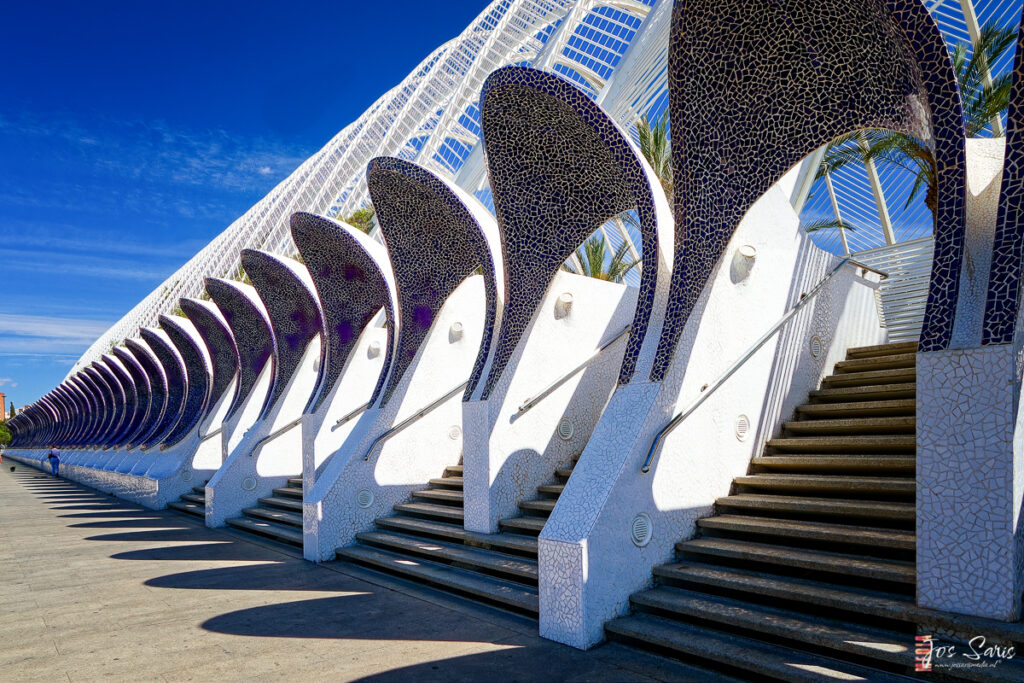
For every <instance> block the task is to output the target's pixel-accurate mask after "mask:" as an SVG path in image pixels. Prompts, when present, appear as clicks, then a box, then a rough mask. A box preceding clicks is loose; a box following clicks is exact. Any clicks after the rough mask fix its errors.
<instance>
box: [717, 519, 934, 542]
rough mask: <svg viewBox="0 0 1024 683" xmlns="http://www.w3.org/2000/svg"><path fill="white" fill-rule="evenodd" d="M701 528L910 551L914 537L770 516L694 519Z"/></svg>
mask: <svg viewBox="0 0 1024 683" xmlns="http://www.w3.org/2000/svg"><path fill="white" fill-rule="evenodd" d="M697 524H698V526H700V527H701V528H702V529H715V530H722V531H737V532H745V533H755V534H765V535H772V536H788V537H794V538H805V539H811V540H820V541H840V542H846V543H859V544H865V545H866V544H871V545H878V546H884V547H887V548H898V549H903V550H913V549H914V548H915V535H914V532H912V531H902V530H899V529H879V528H876V527H865V526H852V525H849V524H828V523H826V522H805V521H800V520H792V519H777V518H772V517H744V516H742V515H716V516H714V517H705V518H704V519H700V520H697Z"/></svg>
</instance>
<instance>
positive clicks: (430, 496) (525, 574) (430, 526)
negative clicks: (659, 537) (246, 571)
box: [337, 466, 572, 616]
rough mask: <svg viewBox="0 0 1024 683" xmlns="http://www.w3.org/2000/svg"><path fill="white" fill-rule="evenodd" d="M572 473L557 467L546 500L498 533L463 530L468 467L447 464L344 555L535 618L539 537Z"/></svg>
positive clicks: (543, 491)
mask: <svg viewBox="0 0 1024 683" xmlns="http://www.w3.org/2000/svg"><path fill="white" fill-rule="evenodd" d="M571 473H572V470H571V468H570V469H566V470H559V471H558V473H557V475H556V476H557V477H558V480H559V483H557V484H550V485H547V486H541V487H539V488H538V492H539V494H540V498H539V499H537V500H532V501H526V502H524V503H521V504H520V506H519V507H520V509H521V510H522V511H523V512H524V516H522V517H516V518H514V519H507V520H502V521H501V522H500V526H501V532H500V533H497V534H480V533H475V532H472V531H466V530H465V529H463V526H462V525H463V505H462V467H461V466H458V467H449V468H447V469H446V470H445V472H444V476H443V477H442V478H440V479H432V480H431V481H430V488H428V489H425V490H423V491H417V492H415V493H413V494H412V500H411V501H410V502H408V503H403V504H400V505H396V506H395V508H394V510H395V513H396V514H395V515H394V516H392V517H384V518H381V519H378V520H377V521H376V525H377V530H376V531H370V532H366V533H362V534H359V535H358V536H357V539H358V542H357V543H356V544H355V545H352V546H349V547H347V548H338V551H337V552H338V557H339V559H345V560H349V561H352V562H358V563H360V564H362V565H366V566H369V567H372V568H374V569H378V570H383V571H387V572H390V573H394V574H400V575H402V576H404V577H406V578H411V579H415V580H417V581H422V582H424V583H429V584H431V585H433V586H436V587H440V588H443V589H445V590H448V591H451V592H453V593H457V594H460V595H465V596H468V597H472V598H474V599H476V600H480V601H482V602H486V603H489V604H493V605H498V606H501V607H504V608H507V609H511V610H514V611H516V612H520V613H524V614H527V615H531V616H536V615H537V612H538V598H537V536H538V535H539V534H540V530H541V529H542V528H543V527H544V522H545V521H546V519H547V516H548V514H550V512H551V509H552V508H553V507H554V503H555V500H556V499H557V498H558V495H559V494H560V493H561V491H562V487H563V486H564V482H565V480H566V479H568V477H569V475H570V474H571Z"/></svg>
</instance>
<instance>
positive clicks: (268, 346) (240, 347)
mask: <svg viewBox="0 0 1024 683" xmlns="http://www.w3.org/2000/svg"><path fill="white" fill-rule="evenodd" d="M205 285H206V292H207V294H209V295H210V298H211V299H213V302H214V303H215V304H217V308H219V309H220V312H221V313H222V314H223V315H224V320H226V321H227V323H228V327H230V328H231V335H232V337H234V340H235V349H236V350H237V351H238V384H237V385H236V386H235V396H234V398H233V399H232V400H231V407H230V408H229V409H228V413H227V417H225V418H224V419H225V420H228V419H231V418H232V417H234V415H235V413H236V412H238V410H239V409H240V408H241V407H242V406H243V405H244V404H245V400H246V399H247V398H248V397H249V394H250V393H252V390H253V388H254V387H255V386H256V380H258V379H259V376H260V372H262V370H263V366H264V365H266V364H267V362H268V361H269V362H273V352H274V334H273V332H272V331H271V329H270V319H269V318H268V317H267V309H266V308H264V306H263V302H262V301H260V297H259V294H257V293H256V290H255V289H254V288H253V287H251V286H249V285H244V284H242V283H240V282H229V281H227V280H220V279H217V278H207V279H206V281H205Z"/></svg>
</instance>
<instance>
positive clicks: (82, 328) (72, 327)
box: [0, 313, 110, 351]
mask: <svg viewBox="0 0 1024 683" xmlns="http://www.w3.org/2000/svg"><path fill="white" fill-rule="evenodd" d="M109 327H110V323H109V322H106V321H101V320H83V319H80V318H62V317H54V316H41V315H17V314H13V313H0V335H10V336H13V337H31V338H34V339H40V340H48V341H51V342H54V343H71V344H80V343H82V342H87V343H90V344H91V343H92V342H93V341H94V340H95V339H96V338H97V337H99V336H100V335H101V334H103V333H104V332H106V331H107V329H108V328H109ZM24 341H25V342H26V344H27V346H26V347H25V348H24V350H25V351H29V350H31V346H30V345H31V344H33V343H35V342H34V341H31V340H24ZM12 342H15V340H5V341H4V343H3V348H4V350H5V351H14V350H20V349H16V348H12Z"/></svg>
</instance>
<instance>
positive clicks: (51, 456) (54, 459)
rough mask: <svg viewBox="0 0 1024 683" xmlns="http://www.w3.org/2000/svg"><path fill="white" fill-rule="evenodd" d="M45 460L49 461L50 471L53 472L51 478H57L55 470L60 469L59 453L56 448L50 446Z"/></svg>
mask: <svg viewBox="0 0 1024 683" xmlns="http://www.w3.org/2000/svg"><path fill="white" fill-rule="evenodd" d="M46 459H47V460H49V461H50V470H51V471H52V472H53V476H55V477H56V476H58V475H57V470H59V469H60V451H59V450H57V447H56V446H50V452H49V453H47V454H46Z"/></svg>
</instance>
